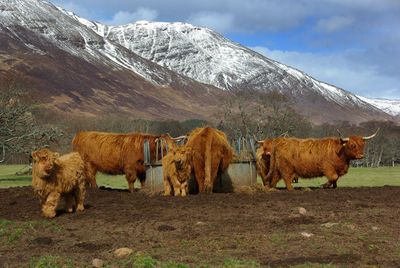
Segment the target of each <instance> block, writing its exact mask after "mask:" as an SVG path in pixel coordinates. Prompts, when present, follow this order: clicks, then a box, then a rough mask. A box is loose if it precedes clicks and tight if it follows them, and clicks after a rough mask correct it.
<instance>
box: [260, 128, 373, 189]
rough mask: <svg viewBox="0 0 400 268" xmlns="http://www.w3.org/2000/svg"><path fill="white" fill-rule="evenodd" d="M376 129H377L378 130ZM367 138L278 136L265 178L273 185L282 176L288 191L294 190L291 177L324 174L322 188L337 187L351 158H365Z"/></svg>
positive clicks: (370, 137) (310, 176)
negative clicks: (324, 179) (325, 179)
mask: <svg viewBox="0 0 400 268" xmlns="http://www.w3.org/2000/svg"><path fill="white" fill-rule="evenodd" d="M378 130H379V129H378ZM378 130H377V131H376V132H375V134H373V135H371V136H369V137H361V136H350V137H348V138H342V136H341V135H340V133H339V136H340V138H323V139H296V138H277V139H276V140H275V142H274V148H273V151H272V154H271V160H270V169H269V171H268V174H267V177H266V180H267V181H269V183H270V186H271V187H275V186H276V184H277V182H278V181H279V180H280V179H281V178H282V179H283V180H284V182H285V184H286V188H287V189H288V190H293V186H292V185H291V182H292V181H293V179H295V178H298V177H302V178H313V177H321V176H326V177H327V178H328V182H327V183H325V184H324V188H328V187H330V186H333V188H336V187H337V180H338V179H339V177H340V176H343V175H344V174H346V173H347V171H348V169H349V166H350V160H353V159H361V158H363V157H364V148H365V141H366V140H369V139H372V138H373V137H375V135H376V134H377V133H378Z"/></svg>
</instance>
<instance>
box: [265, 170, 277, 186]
mask: <svg viewBox="0 0 400 268" xmlns="http://www.w3.org/2000/svg"><path fill="white" fill-rule="evenodd" d="M280 179H281V176H280V175H279V171H278V170H274V173H273V174H272V179H271V181H268V182H267V185H268V187H266V189H267V190H269V189H274V188H276V185H277V184H278V182H279V180H280Z"/></svg>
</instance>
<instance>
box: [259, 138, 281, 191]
mask: <svg viewBox="0 0 400 268" xmlns="http://www.w3.org/2000/svg"><path fill="white" fill-rule="evenodd" d="M255 141H256V142H257V143H258V144H259V145H260V146H261V147H260V148H258V149H257V152H256V154H257V162H256V166H257V173H258V175H259V176H260V177H261V179H262V181H263V184H264V186H265V188H266V190H268V189H269V188H270V180H267V179H266V177H267V174H268V172H269V168H270V159H271V153H272V150H273V147H274V144H275V142H276V139H275V140H273V139H265V140H263V141H258V140H257V139H256V138H255ZM277 175H278V173H274V176H277ZM272 180H273V179H272Z"/></svg>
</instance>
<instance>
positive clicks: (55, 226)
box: [0, 186, 400, 267]
mask: <svg viewBox="0 0 400 268" xmlns="http://www.w3.org/2000/svg"><path fill="white" fill-rule="evenodd" d="M62 207H63V203H61V204H60V207H59V209H58V211H57V216H56V217H55V218H54V219H50V220H47V219H45V218H43V217H42V215H41V210H40V204H39V200H38V199H37V198H36V197H35V196H34V195H33V190H32V188H31V187H16V188H8V189H0V223H1V225H0V228H1V229H0V256H1V258H0V259H1V260H0V266H2V267H4V266H5V267H7V265H8V266H9V267H19V266H24V265H25V264H29V262H30V261H32V260H33V259H34V258H40V257H43V256H59V257H60V258H65V259H69V260H72V262H73V263H74V265H76V266H79V267H81V266H84V265H89V266H90V264H91V263H92V260H93V259H95V258H99V259H101V260H103V261H104V262H105V263H106V264H110V265H111V264H117V266H116V267H118V263H120V262H121V259H118V257H116V256H115V254H114V253H113V252H114V251H115V250H116V249H118V248H123V247H127V248H130V249H133V251H134V253H132V254H133V255H135V254H136V255H138V254H139V255H146V256H149V257H151V258H152V259H153V260H155V261H157V262H158V263H170V262H173V263H182V264H186V265H188V266H191V267H192V266H196V265H202V266H210V267H215V266H218V265H223V264H226V262H227V260H228V261H233V262H234V261H237V262H239V263H242V264H243V263H244V266H247V265H246V263H247V264H249V263H252V262H255V263H256V264H259V265H260V266H271V267H277V266H283V267H287V266H291V265H298V264H314V263H316V264H331V265H337V266H341V265H345V266H350V267H360V266H361V267H365V266H380V267H400V242H399V227H400V225H399V219H400V187H391V186H385V187H372V188H367V187H362V188H338V189H336V190H333V189H325V190H324V189H313V190H312V191H301V190H296V191H294V192H288V191H285V190H282V191H279V192H269V193H265V192H263V191H261V190H254V191H249V193H214V194H208V195H207V194H198V195H189V196H188V197H186V198H183V197H165V196H162V195H158V194H153V195H151V196H149V194H148V193H146V192H144V191H138V192H136V193H133V194H131V193H129V192H128V191H123V190H112V189H93V188H89V189H88V194H87V197H86V200H85V210H84V211H83V212H78V213H66V212H64V211H63V209H62ZM300 208H301V209H300ZM303 208H304V209H305V210H304V209H303ZM299 211H303V212H302V214H300V213H299ZM302 233H303V234H304V233H307V236H304V235H302ZM133 255H130V256H126V257H125V259H123V260H125V261H129V260H130V258H132V256H133ZM136 255H135V256H136ZM253 264H254V263H253Z"/></svg>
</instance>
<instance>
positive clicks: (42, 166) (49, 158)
mask: <svg viewBox="0 0 400 268" xmlns="http://www.w3.org/2000/svg"><path fill="white" fill-rule="evenodd" d="M58 157H59V154H58V153H53V152H52V151H50V150H49V149H41V150H38V151H34V152H32V158H33V168H34V170H35V173H36V175H38V176H39V177H41V178H45V177H48V176H49V175H50V174H51V171H52V170H53V168H54V162H55V161H56V159H57V158H58Z"/></svg>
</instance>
